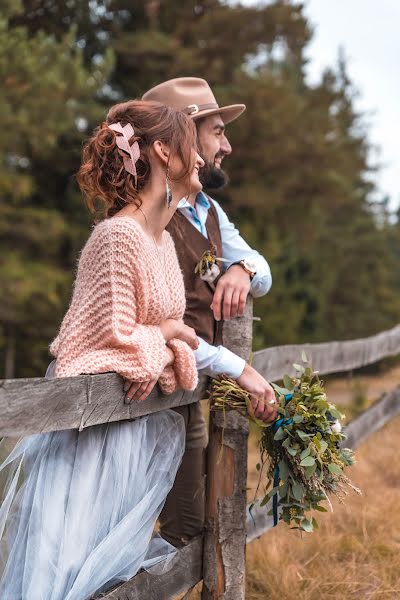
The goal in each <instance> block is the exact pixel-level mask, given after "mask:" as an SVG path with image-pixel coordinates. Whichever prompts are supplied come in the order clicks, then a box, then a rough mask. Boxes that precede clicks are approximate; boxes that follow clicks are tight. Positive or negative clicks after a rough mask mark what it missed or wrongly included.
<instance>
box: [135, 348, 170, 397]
mask: <svg viewBox="0 0 400 600" xmlns="http://www.w3.org/2000/svg"><path fill="white" fill-rule="evenodd" d="M174 361H175V354H174V353H173V352H172V350H171V348H167V347H165V363H164V369H165V368H166V367H170V366H172V365H173V364H174ZM156 383H157V379H150V380H149V381H132V380H131V379H126V378H125V385H124V392H126V393H125V404H131V402H143V400H146V398H147V397H148V396H149V394H150V393H151V391H152V390H153V388H154V386H155V385H156Z"/></svg>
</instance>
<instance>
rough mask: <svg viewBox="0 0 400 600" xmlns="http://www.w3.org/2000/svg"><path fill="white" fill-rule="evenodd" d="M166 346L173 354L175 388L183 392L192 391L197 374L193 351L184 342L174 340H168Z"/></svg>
mask: <svg viewBox="0 0 400 600" xmlns="http://www.w3.org/2000/svg"><path fill="white" fill-rule="evenodd" d="M168 346H169V347H170V348H171V350H172V351H173V353H174V354H175V361H174V363H173V365H172V367H173V370H174V373H175V377H176V380H177V387H180V388H183V389H184V390H194V389H195V387H196V385H197V383H198V373H197V368H196V359H195V357H194V353H193V350H192V349H191V348H190V347H189V346H188V344H187V343H186V342H183V341H182V340H178V339H176V338H174V339H172V340H170V341H169V342H168Z"/></svg>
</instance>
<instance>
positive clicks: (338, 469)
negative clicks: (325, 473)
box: [328, 463, 342, 475]
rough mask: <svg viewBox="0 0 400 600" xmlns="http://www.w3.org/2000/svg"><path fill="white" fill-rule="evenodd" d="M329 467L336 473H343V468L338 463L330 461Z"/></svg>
mask: <svg viewBox="0 0 400 600" xmlns="http://www.w3.org/2000/svg"><path fill="white" fill-rule="evenodd" d="M328 469H329V471H330V472H331V473H333V474H334V475H341V474H342V469H341V468H340V467H339V465H337V464H336V463H329V465H328Z"/></svg>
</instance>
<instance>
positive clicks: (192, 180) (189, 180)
mask: <svg viewBox="0 0 400 600" xmlns="http://www.w3.org/2000/svg"><path fill="white" fill-rule="evenodd" d="M193 155H194V159H193V162H194V166H193V169H192V171H191V172H190V173H189V174H188V175H187V176H186V177H184V178H183V179H176V180H175V181H174V175H175V176H178V174H179V173H180V172H182V169H183V165H182V162H181V160H180V159H179V158H178V157H175V158H174V159H172V160H170V163H169V172H170V177H171V186H172V187H173V189H174V192H176V193H177V194H178V192H179V194H180V196H181V198H183V197H184V196H188V195H189V194H197V193H198V192H200V191H201V190H202V188H203V186H202V184H201V183H200V179H199V170H200V169H201V168H202V167H204V160H203V159H202V158H201V156H200V154H198V152H197V151H196V150H193Z"/></svg>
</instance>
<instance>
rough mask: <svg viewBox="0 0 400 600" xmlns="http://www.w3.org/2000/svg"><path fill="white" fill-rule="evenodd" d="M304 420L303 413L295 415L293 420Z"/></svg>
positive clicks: (296, 421)
mask: <svg viewBox="0 0 400 600" xmlns="http://www.w3.org/2000/svg"><path fill="white" fill-rule="evenodd" d="M303 421H304V417H303V415H294V417H293V422H294V423H302V422H303Z"/></svg>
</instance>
